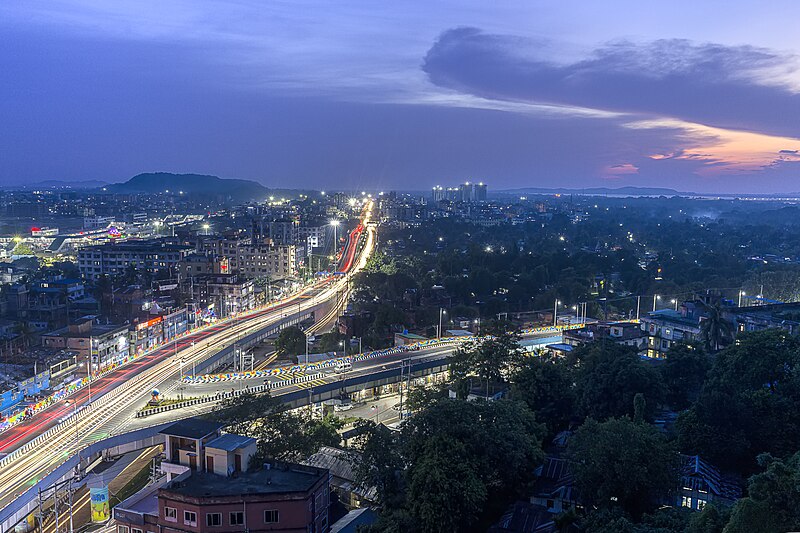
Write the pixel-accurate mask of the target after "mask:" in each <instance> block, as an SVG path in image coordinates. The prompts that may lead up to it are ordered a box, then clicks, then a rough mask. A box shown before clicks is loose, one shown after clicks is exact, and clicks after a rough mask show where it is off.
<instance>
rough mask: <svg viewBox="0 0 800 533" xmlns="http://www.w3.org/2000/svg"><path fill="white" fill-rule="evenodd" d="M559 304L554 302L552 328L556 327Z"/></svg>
mask: <svg viewBox="0 0 800 533" xmlns="http://www.w3.org/2000/svg"><path fill="white" fill-rule="evenodd" d="M560 303H561V302H560V301H558V300H556V303H555V305H553V327H556V326H558V304H560Z"/></svg>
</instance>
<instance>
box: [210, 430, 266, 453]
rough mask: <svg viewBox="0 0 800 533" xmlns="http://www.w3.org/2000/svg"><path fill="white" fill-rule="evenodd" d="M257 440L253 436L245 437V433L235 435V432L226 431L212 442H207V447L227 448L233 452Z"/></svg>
mask: <svg viewBox="0 0 800 533" xmlns="http://www.w3.org/2000/svg"><path fill="white" fill-rule="evenodd" d="M255 442H256V439H254V438H253V437H245V436H243V435H235V434H233V433H226V434H225V435H222V436H220V437H217V438H216V439H214V440H212V441H211V442H207V443H206V448H215V449H217V450H225V451H226V452H233V451H236V450H240V449H242V448H244V447H246V446H249V445H251V444H253V443H255Z"/></svg>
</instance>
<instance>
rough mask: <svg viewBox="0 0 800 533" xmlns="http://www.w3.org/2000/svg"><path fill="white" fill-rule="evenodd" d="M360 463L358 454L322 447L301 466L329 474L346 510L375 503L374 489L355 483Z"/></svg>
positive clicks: (375, 491) (333, 487) (375, 494)
mask: <svg viewBox="0 0 800 533" xmlns="http://www.w3.org/2000/svg"><path fill="white" fill-rule="evenodd" d="M360 462H361V454H359V453H358V452H353V451H347V450H340V449H339V448H331V447H330V446H323V447H322V448H320V449H319V451H318V452H317V453H315V454H314V455H312V456H310V457H309V458H308V459H306V460H305V461H303V464H305V465H308V466H314V467H317V468H323V469H326V470H328V471H329V472H330V475H331V478H330V485H331V487H332V489H333V491H334V492H335V493H336V494H337V496H338V497H339V501H340V502H342V504H343V505H344V506H345V507H347V508H348V509H357V508H359V507H363V506H369V505H371V504H373V503H374V502H376V501H377V497H378V491H377V489H376V488H375V487H364V486H362V485H360V484H359V483H358V482H357V481H356V468H357V467H358V464H359V463H360Z"/></svg>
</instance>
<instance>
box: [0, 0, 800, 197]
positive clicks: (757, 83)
mask: <svg viewBox="0 0 800 533" xmlns="http://www.w3.org/2000/svg"><path fill="white" fill-rule="evenodd" d="M799 18H800V3H798V2H796V1H792V0H788V1H787V0H774V1H772V2H770V3H769V5H768V7H767V6H766V5H765V4H764V3H763V2H756V1H748V2H745V1H736V0H728V1H725V2H723V1H717V0H704V1H703V2H697V1H696V0H693V1H685V0H672V1H670V2H642V1H641V0H638V1H619V0H607V1H605V2H587V1H585V0H580V1H578V0H558V1H554V0H550V1H538V0H525V1H516V0H504V1H501V2H487V1H486V0H482V1H471V0H459V1H455V0H452V1H450V0H425V1H421V0H414V1H407V2H377V1H375V0H364V1H354V0H337V1H336V2H330V1H329V0H319V1H314V0H291V1H282V0H273V1H263V0H215V1H209V0H180V1H178V0H176V1H170V0H135V1H134V0H111V1H109V0H50V1H42V0H26V1H24V2H14V1H7V2H0V43H2V44H1V45H0V184H4V185H14V184H21V183H32V182H36V181H40V180H50V179H57V180H64V181H79V180H103V181H108V182H116V181H124V180H126V179H128V178H130V177H131V176H133V175H135V174H138V173H140V172H151V171H169V172H194V173H203V174H214V175H218V176H221V177H229V178H244V179H253V180H256V181H259V182H261V183H263V184H265V185H267V186H270V187H303V188H317V189H370V190H377V189H382V190H383V189H387V190H388V189H400V190H425V189H429V188H430V187H432V186H434V185H443V186H447V185H455V184H457V183H460V182H463V181H468V180H472V181H478V180H480V181H484V182H487V183H488V184H489V187H490V190H492V189H494V190H498V189H513V188H524V187H570V188H587V187H624V186H640V187H669V188H673V189H677V190H680V191H694V192H702V193H714V192H725V193H730V192H733V193H744V192H754V193H770V192H800V179H798V177H800V68H799V67H800V56H799V54H800V32H798V31H797V30H796V28H797V22H796V21H797V20H798V19H799Z"/></svg>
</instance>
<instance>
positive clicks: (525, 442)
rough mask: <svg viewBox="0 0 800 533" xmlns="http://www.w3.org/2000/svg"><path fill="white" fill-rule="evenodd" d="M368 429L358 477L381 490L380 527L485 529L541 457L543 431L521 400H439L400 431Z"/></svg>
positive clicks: (519, 493)
mask: <svg viewBox="0 0 800 533" xmlns="http://www.w3.org/2000/svg"><path fill="white" fill-rule="evenodd" d="M366 428H367V429H368V430H369V434H368V436H367V437H366V438H365V440H364V442H363V443H362V445H361V449H362V451H363V462H362V465H361V466H360V476H359V479H360V480H362V482H365V483H372V484H375V486H376V487H377V488H378V493H379V495H380V500H381V503H382V504H383V506H382V513H381V515H382V516H381V524H382V525H381V526H380V527H381V528H383V529H381V530H399V528H400V524H401V523H403V521H404V520H406V519H407V518H408V517H411V518H412V521H411V523H413V524H414V525H413V526H412V527H411V528H410V529H406V531H425V532H438V531H442V532H444V531H448V532H449V531H474V530H476V528H478V529H481V528H482V529H485V526H486V524H487V523H488V522H487V521H488V520H491V519H492V518H493V517H494V516H495V515H496V514H497V513H498V512H499V511H501V510H502V509H503V508H504V507H505V506H506V505H507V504H508V503H509V502H511V501H514V499H516V498H517V497H519V496H522V495H524V490H523V489H524V488H525V486H526V484H527V483H528V481H529V480H530V473H531V472H532V471H533V469H534V468H535V467H536V465H537V464H538V463H539V462H540V461H541V460H542V458H543V454H542V450H541V438H542V435H543V434H544V428H543V426H542V425H541V424H538V423H537V422H536V421H535V418H534V415H533V413H532V412H530V411H529V410H528V409H527V408H526V407H525V405H524V404H523V403H521V402H513V401H508V400H499V401H496V402H465V401H461V400H450V399H440V400H438V401H436V402H435V403H432V404H430V405H429V406H428V407H427V408H425V409H424V410H422V411H421V412H419V413H417V414H415V416H413V417H412V418H410V419H408V420H407V421H406V423H405V424H404V426H403V430H402V432H401V433H400V434H398V433H396V432H391V431H389V430H387V429H386V428H383V427H381V426H374V425H371V424H368V423H367V424H366ZM490 496H491V497H490ZM478 524H482V526H479V525H478ZM373 530H377V529H375V528H373Z"/></svg>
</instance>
